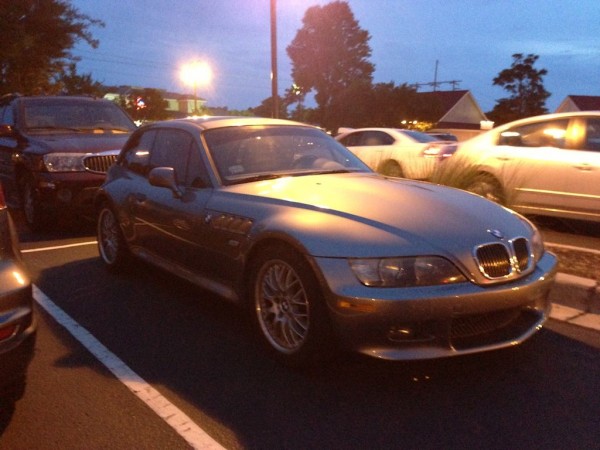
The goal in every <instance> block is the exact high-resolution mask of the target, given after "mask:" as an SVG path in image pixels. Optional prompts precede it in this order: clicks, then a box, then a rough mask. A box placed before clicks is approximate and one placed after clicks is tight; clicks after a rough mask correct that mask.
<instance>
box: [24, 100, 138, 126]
mask: <svg viewBox="0 0 600 450" xmlns="http://www.w3.org/2000/svg"><path fill="white" fill-rule="evenodd" d="M22 107H23V115H22V119H23V124H22V125H23V128H25V129H26V130H27V131H28V132H64V131H78V132H94V133H130V132H132V131H133V130H134V129H135V124H134V123H133V122H132V121H131V119H130V118H129V117H128V116H127V115H126V114H125V112H124V111H123V110H121V109H120V108H119V107H118V106H117V105H114V104H112V103H110V102H100V101H91V100H90V101H86V100H82V101H77V100H73V99H70V100H68V101H65V100H63V99H52V98H40V99H32V100H28V101H26V102H24V104H23V106H22Z"/></svg>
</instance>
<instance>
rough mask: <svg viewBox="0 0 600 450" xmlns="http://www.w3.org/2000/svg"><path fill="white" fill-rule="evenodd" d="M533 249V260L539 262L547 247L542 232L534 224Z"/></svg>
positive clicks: (532, 228) (532, 234) (532, 233)
mask: <svg viewBox="0 0 600 450" xmlns="http://www.w3.org/2000/svg"><path fill="white" fill-rule="evenodd" d="M531 251H532V252H533V260H534V261H535V263H536V264H537V262H538V261H539V260H540V259H541V258H542V256H543V255H544V252H545V249H544V240H543V239H542V233H540V231H539V230H538V229H537V228H536V227H535V226H533V225H531Z"/></svg>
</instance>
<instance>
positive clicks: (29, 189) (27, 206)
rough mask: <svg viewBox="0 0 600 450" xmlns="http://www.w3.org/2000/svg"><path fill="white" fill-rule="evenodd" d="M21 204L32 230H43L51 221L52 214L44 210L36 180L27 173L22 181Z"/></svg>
mask: <svg viewBox="0 0 600 450" xmlns="http://www.w3.org/2000/svg"><path fill="white" fill-rule="evenodd" d="M19 186H20V192H21V204H22V205H23V216H24V217H25V222H26V223H27V226H28V227H29V229H30V230H31V231H41V230H43V229H44V228H45V227H47V226H48V225H49V224H50V223H51V214H49V213H48V212H47V211H44V210H43V208H42V205H41V204H40V199H39V198H38V195H37V193H36V189H35V180H34V178H33V176H32V175H30V174H27V175H24V176H23V178H21V180H20V183H19Z"/></svg>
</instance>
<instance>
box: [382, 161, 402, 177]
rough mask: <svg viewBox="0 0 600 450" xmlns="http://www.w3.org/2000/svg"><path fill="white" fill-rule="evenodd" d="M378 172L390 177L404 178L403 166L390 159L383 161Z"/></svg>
mask: <svg viewBox="0 0 600 450" xmlns="http://www.w3.org/2000/svg"><path fill="white" fill-rule="evenodd" d="M378 172H380V173H382V174H383V175H386V176H388V177H395V178H402V177H403V176H404V171H403V170H402V166H401V165H400V164H399V163H398V162H397V161H394V160H388V161H385V162H384V163H382V164H381V166H380V167H379V170H378Z"/></svg>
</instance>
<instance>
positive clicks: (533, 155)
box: [447, 111, 600, 222]
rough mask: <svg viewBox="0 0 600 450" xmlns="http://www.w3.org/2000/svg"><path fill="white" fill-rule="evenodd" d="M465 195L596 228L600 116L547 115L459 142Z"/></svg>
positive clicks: (455, 163) (456, 162) (457, 161)
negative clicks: (467, 171) (467, 173)
mask: <svg viewBox="0 0 600 450" xmlns="http://www.w3.org/2000/svg"><path fill="white" fill-rule="evenodd" d="M448 167H452V168H454V169H456V168H459V169H463V170H464V169H466V168H467V167H470V168H471V169H472V168H474V169H475V172H471V174H470V176H469V177H468V178H469V180H470V181H469V182H468V183H467V185H466V186H465V187H466V189H467V190H470V191H472V192H475V193H477V194H480V195H482V196H484V197H487V198H488V199H491V200H495V201H497V202H499V203H503V204H505V205H507V206H509V207H510V208H512V209H514V210H517V211H519V212H521V213H526V214H534V215H535V214H539V215H546V216H557V217H564V218H569V219H581V220H590V221H595V222H600V111H588V112H576V113H560V114H546V115H542V116H536V117H530V118H527V119H522V120H518V121H515V122H511V123H508V124H505V125H502V126H499V127H497V128H494V129H492V130H490V131H487V132H485V133H483V134H481V135H479V136H477V137H475V138H472V139H470V140H468V141H464V142H463V143H461V144H460V145H459V149H458V150H457V152H456V153H455V155H454V156H453V158H452V165H449V166H447V168H448Z"/></svg>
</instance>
